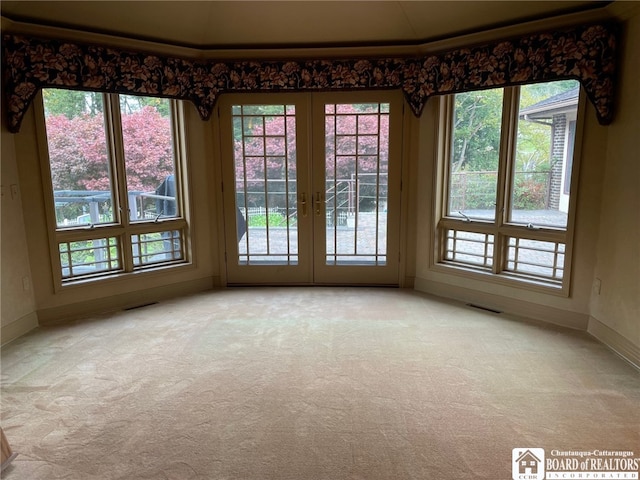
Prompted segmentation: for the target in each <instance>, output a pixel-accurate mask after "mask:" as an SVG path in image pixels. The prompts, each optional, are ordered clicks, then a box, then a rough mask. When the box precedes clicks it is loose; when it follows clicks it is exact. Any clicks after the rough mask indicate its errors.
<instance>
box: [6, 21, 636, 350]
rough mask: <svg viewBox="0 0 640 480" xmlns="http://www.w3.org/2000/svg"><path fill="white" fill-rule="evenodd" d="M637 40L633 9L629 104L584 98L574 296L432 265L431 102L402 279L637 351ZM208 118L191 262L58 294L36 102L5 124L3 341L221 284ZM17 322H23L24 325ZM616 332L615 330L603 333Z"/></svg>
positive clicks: (196, 122) (415, 154) (411, 189)
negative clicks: (43, 326)
mask: <svg viewBox="0 0 640 480" xmlns="http://www.w3.org/2000/svg"><path fill="white" fill-rule="evenodd" d="M639 42H640V21H639V20H638V15H637V14H636V16H635V17H632V18H631V19H629V20H628V25H627V33H626V37H625V48H624V52H623V53H624V59H623V69H622V78H621V84H620V88H621V91H622V97H621V98H623V101H621V102H620V105H619V109H618V112H617V117H616V120H615V122H614V123H613V124H612V125H611V126H609V127H602V126H600V125H598V123H597V121H596V118H595V112H594V111H593V108H592V107H591V106H590V104H588V106H587V111H586V118H585V123H584V135H583V142H582V146H581V147H582V160H581V165H580V192H579V195H578V214H577V218H576V228H575V243H574V253H573V275H572V284H571V292H570V295H569V296H568V297H566V296H559V295H553V294H548V293H542V292H534V291H531V290H529V289H526V288H518V287H514V286H507V285H497V284H490V283H487V282H482V281H477V280H470V279H468V278H466V277H461V276H457V275H452V274H446V273H442V272H438V271H435V270H434V269H432V268H431V267H430V264H429V254H430V251H431V237H432V223H433V215H432V210H433V209H432V198H433V193H434V191H433V186H434V183H433V179H434V174H435V171H434V166H435V151H436V150H435V146H436V135H437V128H436V127H437V118H436V117H437V112H438V109H437V100H436V99H432V100H430V101H429V102H428V103H427V106H426V108H425V111H424V113H423V115H422V117H421V118H420V119H416V118H415V117H412V116H411V115H410V114H409V115H407V116H406V122H405V150H404V155H405V156H406V158H408V159H409V165H408V168H406V169H405V170H404V172H403V178H404V181H405V185H406V186H407V188H406V189H405V190H404V191H403V201H404V206H405V210H404V224H405V226H406V229H405V231H404V232H403V233H404V240H403V243H404V246H405V251H404V253H405V255H404V266H403V272H404V274H405V280H404V282H405V286H412V285H414V282H415V287H416V288H417V289H418V290H421V291H426V292H431V293H434V294H437V295H443V296H448V297H451V298H458V299H460V300H463V301H466V302H474V303H481V304H484V305H487V306H492V307H497V308H499V309H502V310H505V311H508V312H511V313H514V314H520V315H524V316H528V317H533V318H538V319H541V320H544V321H550V322H554V323H560V324H564V325H568V326H572V327H576V328H581V329H586V328H587V327H588V328H589V331H591V332H592V333H593V334H594V335H596V336H598V337H600V338H601V339H603V340H604V341H606V342H607V343H610V344H611V343H615V342H616V341H618V343H620V342H621V343H622V344H623V347H624V348H621V350H624V351H625V352H624V353H629V351H630V352H631V353H630V355H631V356H633V355H637V348H638V346H640V339H639V323H640V309H639V302H640V300H639V297H640V286H639V275H640V265H639V263H638V261H639V260H638V249H639V242H640V226H639V222H640V215H639V213H638V212H640V204H639V197H638V195H639V192H640V188H638V184H639V182H638V180H640V177H639V172H640V171H639V165H640V161H639V160H638V159H639V158H640V157H639V154H638V151H639V149H638V146H637V140H638V136H639V134H640V126H639V124H638V115H637V112H638V111H640V95H639V94H638V91H637V88H636V85H637V78H639V74H640V72H639V71H638V70H639V63H638V62H639V59H638V58H639V56H638V51H640V48H639V47H640V45H638V43H639ZM212 118H213V119H212V120H210V121H208V122H203V121H201V120H200V118H199V117H198V115H197V113H196V111H195V108H194V107H193V106H192V105H187V107H186V120H187V122H186V123H187V128H188V135H187V142H188V150H189V162H190V165H189V177H190V178H189V180H190V190H189V195H190V205H191V227H192V234H193V238H192V240H193V243H192V246H193V252H192V253H193V260H194V264H193V265H192V266H190V267H188V268H184V269H178V270H172V271H171V272H167V273H165V272H156V273H146V274H141V275H135V276H129V277H128V278H126V279H124V280H122V279H121V280H120V281H111V280H105V281H102V282H98V283H97V284H96V283H88V284H86V285H79V286H73V287H71V288H66V289H63V290H62V291H55V289H54V287H53V282H52V271H51V261H50V257H49V244H48V242H49V239H48V234H47V228H46V216H45V211H44V200H43V197H42V183H41V182H42V180H41V174H40V164H39V162H40V160H39V152H38V146H37V140H36V134H35V128H36V116H35V115H34V109H33V107H32V108H31V109H30V111H29V113H28V115H27V117H26V118H25V120H24V123H23V127H22V129H21V131H20V133H19V134H17V135H11V134H8V133H7V132H6V131H5V130H4V129H3V130H2V140H3V141H2V184H3V185H4V196H3V197H2V327H3V335H5V333H7V335H6V338H10V337H9V335H8V334H9V333H11V332H14V333H11V335H17V334H19V333H21V332H22V331H23V330H24V329H28V328H31V327H32V326H33V325H35V321H36V312H37V314H38V317H39V320H40V321H41V322H42V321H44V322H46V321H50V320H55V319H57V318H62V317H69V316H76V315H81V314H83V313H88V312H91V311H99V310H110V309H115V308H121V307H123V306H130V305H135V304H139V303H144V302H147V301H153V300H157V299H159V298H163V297H165V296H167V295H177V294H182V293H188V292H192V291H198V290H202V289H206V288H211V287H212V286H217V285H222V284H224V268H223V266H222V263H221V258H222V252H221V244H220V242H221V241H222V237H223V233H222V230H221V228H222V224H221V222H220V221H219V218H220V216H221V212H222V207H221V199H222V196H221V193H220V189H219V187H218V186H219V185H220V175H219V173H220V172H219V169H218V167H216V165H219V158H218V155H219V148H218V141H217V137H216V126H215V118H216V115H215V114H214V115H213V117H212ZM18 175H19V179H18ZM15 183H18V184H19V187H20V193H21V195H20V198H18V199H15V200H8V198H10V197H8V195H10V193H8V190H7V188H8V185H10V184H15ZM21 201H22V204H21ZM25 277H27V278H29V277H30V278H31V282H30V283H31V286H32V289H31V290H29V291H27V290H25V289H24V288H23V282H22V279H23V278H25ZM595 278H598V279H600V280H601V282H602V288H601V292H600V294H597V292H596V291H595V290H594V279H595ZM18 324H19V325H20V328H21V329H22V330H20V329H18V328H17V325H18ZM11 325H13V328H12V329H11V332H10V331H9V330H10V327H11ZM5 327H6V328H5ZM606 329H608V330H606ZM609 330H610V331H611V332H613V334H612V335H609V336H607V335H606V334H603V333H602V332H603V331H604V332H605V333H606V332H608V331H609ZM611 339H613V340H611ZM625 348H626V350H625Z"/></svg>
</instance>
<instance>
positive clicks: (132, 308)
mask: <svg viewBox="0 0 640 480" xmlns="http://www.w3.org/2000/svg"><path fill="white" fill-rule="evenodd" d="M156 303H158V302H149V303H143V304H141V305H134V306H133V307H127V308H125V309H124V311H127V310H136V309H138V308H142V307H148V306H149V305H155V304H156Z"/></svg>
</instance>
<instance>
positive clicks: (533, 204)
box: [513, 172, 549, 210]
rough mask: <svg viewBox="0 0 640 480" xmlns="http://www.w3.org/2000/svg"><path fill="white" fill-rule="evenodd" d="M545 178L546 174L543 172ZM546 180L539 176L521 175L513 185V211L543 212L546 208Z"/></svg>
mask: <svg viewBox="0 0 640 480" xmlns="http://www.w3.org/2000/svg"><path fill="white" fill-rule="evenodd" d="M545 176H546V178H548V173H546V172H545ZM546 178H541V176H540V175H537V176H532V175H522V176H518V177H517V178H516V181H515V183H514V185H513V209H514V210H544V209H545V208H547V200H548V195H549V192H548V188H547V185H548V184H547V181H546Z"/></svg>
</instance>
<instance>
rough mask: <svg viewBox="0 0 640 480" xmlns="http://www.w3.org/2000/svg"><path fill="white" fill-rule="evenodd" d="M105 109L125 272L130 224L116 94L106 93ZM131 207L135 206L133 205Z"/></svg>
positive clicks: (130, 263) (129, 254)
mask: <svg viewBox="0 0 640 480" xmlns="http://www.w3.org/2000/svg"><path fill="white" fill-rule="evenodd" d="M106 100H107V101H105V109H106V110H107V139H108V144H109V150H110V161H111V168H112V170H111V172H112V177H113V179H112V181H113V185H114V190H115V193H114V196H115V198H116V199H115V203H116V206H115V208H116V211H117V219H118V223H119V224H120V225H121V226H122V227H123V228H124V234H123V235H122V236H121V238H120V244H121V245H122V252H121V253H122V265H123V267H124V270H125V271H126V272H131V271H133V254H132V251H131V248H132V247H131V237H130V235H129V232H128V229H129V225H130V220H129V219H130V212H129V210H130V208H132V206H131V205H129V198H128V196H127V177H126V167H125V160H124V140H123V136H122V121H121V118H120V115H121V113H120V100H119V97H118V95H114V94H109V95H107V99H106ZM133 208H136V207H135V205H133Z"/></svg>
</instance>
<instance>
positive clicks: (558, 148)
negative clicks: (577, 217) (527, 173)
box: [549, 114, 567, 210]
mask: <svg viewBox="0 0 640 480" xmlns="http://www.w3.org/2000/svg"><path fill="white" fill-rule="evenodd" d="M551 128H552V134H551V179H550V185H549V208H550V209H552V210H558V209H559V208H560V194H561V193H562V163H563V161H564V151H565V145H564V143H565V138H566V130H567V116H566V115H565V114H560V115H554V116H553V127H551Z"/></svg>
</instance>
